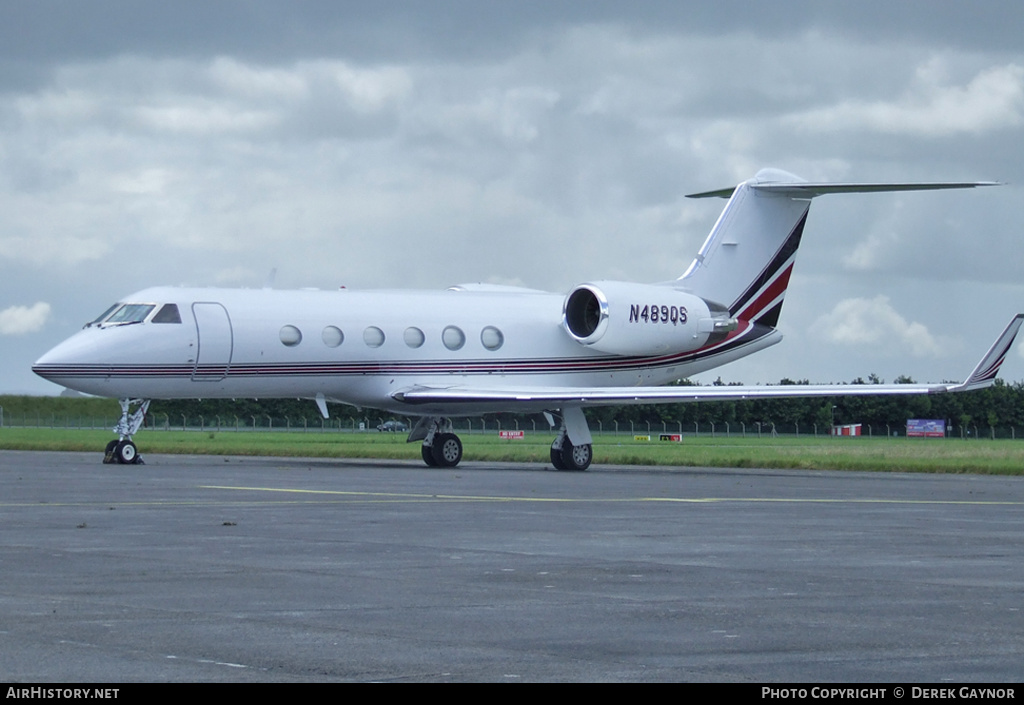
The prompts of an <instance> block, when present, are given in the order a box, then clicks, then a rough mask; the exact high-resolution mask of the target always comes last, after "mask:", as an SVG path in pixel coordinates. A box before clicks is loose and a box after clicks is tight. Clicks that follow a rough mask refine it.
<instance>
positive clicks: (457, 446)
mask: <svg viewBox="0 0 1024 705" xmlns="http://www.w3.org/2000/svg"><path fill="white" fill-rule="evenodd" d="M452 430H453V429H452V421H451V419H445V418H440V417H435V418H425V419H422V420H421V421H420V422H419V423H418V424H416V426H415V427H413V429H412V431H410V432H409V438H408V439H407V440H408V441H409V442H412V441H418V440H422V441H423V445H421V446H420V454H421V456H422V457H423V462H424V463H426V464H427V465H428V466H430V467H432V468H453V467H455V466H456V465H458V464H459V463H460V462H462V441H461V440H459V437H458V436H456V435H455V434H454V433H452Z"/></svg>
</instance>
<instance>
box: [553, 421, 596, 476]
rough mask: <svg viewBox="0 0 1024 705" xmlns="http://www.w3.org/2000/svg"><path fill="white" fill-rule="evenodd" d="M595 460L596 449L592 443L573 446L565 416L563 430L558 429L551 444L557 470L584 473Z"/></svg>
mask: <svg viewBox="0 0 1024 705" xmlns="http://www.w3.org/2000/svg"><path fill="white" fill-rule="evenodd" d="M552 425H554V424H552ZM593 459H594V447H593V445H592V444H591V443H580V444H578V445H573V443H572V441H570V440H569V432H568V430H567V429H566V425H565V417H564V416H563V418H562V425H561V428H559V429H558V435H557V436H556V437H555V440H554V442H552V444H551V464H552V465H554V466H555V470H572V471H576V472H582V471H583V470H586V469H587V468H589V467H590V462H591V461H592V460H593Z"/></svg>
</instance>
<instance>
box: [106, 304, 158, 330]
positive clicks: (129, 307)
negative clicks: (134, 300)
mask: <svg viewBox="0 0 1024 705" xmlns="http://www.w3.org/2000/svg"><path fill="white" fill-rule="evenodd" d="M154 308H156V304H125V305H124V306H122V307H121V308H119V309H117V310H116V311H115V312H114V313H113V315H111V316H110V318H108V319H107V320H105V321H104V323H106V324H107V325H124V324H128V323H142V322H143V321H144V320H146V316H148V315H149V313H150V311H152V310H153V309H154Z"/></svg>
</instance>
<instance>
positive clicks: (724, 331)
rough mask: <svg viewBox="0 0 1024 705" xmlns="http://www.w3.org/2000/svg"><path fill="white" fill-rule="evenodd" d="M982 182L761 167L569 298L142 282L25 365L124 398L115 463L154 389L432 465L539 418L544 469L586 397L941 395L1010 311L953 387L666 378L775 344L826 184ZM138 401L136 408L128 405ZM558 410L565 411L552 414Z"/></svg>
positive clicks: (581, 446) (580, 461)
mask: <svg viewBox="0 0 1024 705" xmlns="http://www.w3.org/2000/svg"><path fill="white" fill-rule="evenodd" d="M985 185H992V184H991V183H990V182H968V183H911V184H827V183H808V182H806V181H803V180H801V179H799V178H797V177H795V176H793V175H791V174H787V173H786V172H783V171H778V170H774V169H765V170H763V171H761V172H759V173H758V174H757V175H756V176H755V177H754V178H752V179H750V180H748V181H745V182H743V183H741V184H740V185H739V186H736V187H735V188H728V189H723V190H720V191H709V192H706V193H699V194H694V195H693V197H694V198H702V197H721V198H728V199H729V201H728V203H727V204H726V206H725V210H723V211H722V214H721V216H719V218H718V221H717V222H716V223H715V226H714V228H713V229H712V230H711V233H710V235H708V237H707V240H706V241H705V242H704V244H703V246H702V247H701V248H700V251H699V252H698V253H697V256H696V258H695V259H694V260H693V263H692V264H691V265H690V266H689V268H688V269H687V270H686V272H685V273H684V274H683V275H682V276H681V277H679V278H678V279H676V280H675V281H670V282H665V283H660V284H634V283H628V282H619V281H593V282H587V283H583V284H579V285H578V286H576V287H575V288H573V289H572V290H571V291H570V292H569V293H568V295H564V296H563V295H561V294H555V293H548V292H543V291H537V290H533V289H525V288H519V287H507V286H492V285H486V284H467V285H462V286H454V287H451V288H450V289H448V290H444V291H348V290H344V289H342V290H337V291H307V290H303V291H276V290H271V289H263V290H236V289H186V288H169V287H160V288H153V289H146V290H144V291H140V292H137V293H135V294H132V295H130V296H128V297H126V298H125V299H124V300H123V301H121V302H119V303H116V304H114V305H113V306H111V307H110V308H109V309H107V310H106V311H104V312H103V313H102V314H101V315H100V316H99V317H97V318H96V319H95V320H93V321H92V322H91V323H89V324H87V325H86V326H85V328H84V329H83V330H82V331H80V332H78V333H76V334H75V335H74V336H72V337H71V338H69V339H68V340H66V341H64V342H63V343H61V344H60V345H58V346H57V347H55V348H54V349H53V350H51V351H49V352H48V353H46V354H45V355H43V357H41V358H40V359H39V360H38V361H37V362H36V364H35V365H34V366H33V368H32V369H33V370H34V371H35V372H36V373H37V374H39V375H40V376H42V377H45V378H46V379H48V380H51V381H53V382H56V383H57V384H61V385H64V386H65V387H69V388H71V389H76V390H79V391H82V392H86V393H88V394H95V395H99V396H105V397H114V398H117V399H120V403H121V409H122V416H121V420H120V422H119V423H118V425H117V427H116V428H115V429H114V432H115V433H117V435H118V440H116V441H111V442H110V444H109V446H108V448H107V456H106V457H107V461H108V462H111V461H114V462H121V463H132V462H138V460H139V457H138V451H137V449H136V446H135V444H134V443H133V441H132V436H133V435H134V434H135V433H136V432H137V431H138V430H139V428H140V427H141V426H142V423H143V419H144V416H145V413H146V410H147V409H148V406H149V400H151V399H181V398H203V399H210V398H239V397H241V398H260V399H266V398H307V399H312V400H315V402H316V404H317V406H318V408H319V410H320V413H321V414H322V415H323V416H324V417H325V418H326V417H327V415H328V409H327V402H341V403H345V404H351V405H354V406H357V407H369V408H374V409H381V410H385V411H388V412H392V413H395V414H401V415H403V416H414V417H418V418H419V422H418V423H417V424H416V425H415V426H414V427H413V429H412V431H411V432H410V434H409V438H408V440H409V441H410V442H412V441H422V454H423V460H424V461H425V462H426V464H427V465H430V466H440V467H452V466H455V465H457V464H458V463H459V461H460V460H461V459H462V442H461V441H460V440H459V438H458V436H456V435H455V434H454V433H453V432H452V424H451V420H450V419H451V418H452V417H460V416H474V415H480V414H485V413H491V412H501V411H517V412H545V413H546V415H547V418H548V420H549V421H550V422H551V423H552V426H554V425H555V424H556V423H557V424H558V427H559V428H558V432H557V436H556V438H555V440H554V442H553V443H552V444H551V462H552V463H553V464H554V466H555V467H556V468H558V469H561V470H585V469H586V468H587V467H588V466H589V465H590V461H591V458H592V449H591V442H592V441H591V435H590V430H589V428H588V426H587V421H586V418H585V417H584V415H583V408H584V407H587V406H600V405H619V404H650V403H668V402H686V401H701V400H706V399H718V400H722V399H752V398H759V397H793V396H822V397H830V396H840V395H858V394H936V393H945V392H959V391H964V390H970V389H978V388H982V387H985V386H988V385H990V384H991V383H992V381H993V380H994V379H995V376H996V374H997V372H998V371H999V366H1000V365H1001V364H1002V362H1003V359H1004V357H1005V355H1006V353H1007V351H1008V350H1009V349H1010V346H1011V345H1012V343H1013V339H1014V336H1015V335H1016V334H1017V330H1018V329H1019V328H1020V325H1021V321H1022V319H1024V314H1022V315H1017V316H1016V317H1015V318H1014V319H1013V320H1012V321H1011V323H1010V324H1009V325H1008V326H1007V328H1006V330H1005V331H1003V333H1002V334H1001V335H1000V336H999V338H998V339H997V340H996V342H995V344H994V345H993V346H992V348H991V349H990V350H989V351H988V353H987V354H986V355H985V356H984V357H983V358H982V360H981V362H980V363H979V364H978V365H977V367H975V369H974V371H973V372H972V373H971V374H970V376H969V377H968V378H967V380H966V381H964V382H963V383H961V384H934V385H905V384H900V385H843V386H835V385H822V386H813V385H787V386H777V387H772V386H756V387H742V386H726V387H678V386H672V387H663V386H658V385H664V384H667V383H669V382H673V381H675V380H678V379H680V378H684V377H688V376H690V375H694V374H697V373H699V372H704V371H705V370H709V369H711V368H714V367H718V366H719V365H724V364H725V363H727V362H731V361H733V360H737V359H739V358H741V357H744V356H746V355H750V354H751V353H754V352H757V351H758V350H762V349H764V348H766V347H768V346H770V345H774V344H775V343H778V342H779V341H780V340H781V339H782V335H781V333H779V332H778V331H777V330H776V325H777V323H778V320H779V312H780V310H781V309H782V302H783V297H784V296H785V293H786V287H787V285H788V283H789V278H790V274H791V273H792V271H793V263H794V260H795V257H796V251H797V247H798V246H799V244H800V238H801V236H802V235H803V230H804V224H805V222H806V219H807V211H808V208H809V206H810V202H811V199H812V198H814V197H815V196H821V195H824V194H830V193H859V192H872V191H912V190H928V189H953V188H972V187H976V186H985ZM133 408H134V410H133ZM556 420H557V421H556Z"/></svg>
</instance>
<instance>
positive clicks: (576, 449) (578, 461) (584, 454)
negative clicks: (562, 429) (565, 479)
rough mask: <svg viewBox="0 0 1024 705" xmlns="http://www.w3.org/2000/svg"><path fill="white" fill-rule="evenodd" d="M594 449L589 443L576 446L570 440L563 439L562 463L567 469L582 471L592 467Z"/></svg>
mask: <svg viewBox="0 0 1024 705" xmlns="http://www.w3.org/2000/svg"><path fill="white" fill-rule="evenodd" d="M593 459H594V449H593V446H591V445H590V444H589V443H584V444H582V445H578V446H574V445H573V444H572V443H570V442H569V441H568V440H565V441H562V463H563V464H564V465H565V469H566V470H575V471H578V472H582V471H584V470H586V469H587V468H589V467H590V461H591V460H593Z"/></svg>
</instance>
